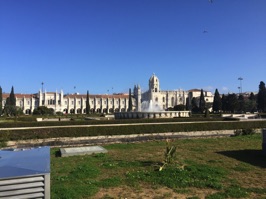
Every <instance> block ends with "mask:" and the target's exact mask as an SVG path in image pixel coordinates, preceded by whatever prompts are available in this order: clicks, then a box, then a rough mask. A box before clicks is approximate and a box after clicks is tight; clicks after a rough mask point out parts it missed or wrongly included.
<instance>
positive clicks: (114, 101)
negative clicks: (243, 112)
mask: <svg viewBox="0 0 266 199" xmlns="http://www.w3.org/2000/svg"><path fill="white" fill-rule="evenodd" d="M200 92H201V91H200V90H199V89H192V90H189V91H184V90H181V89H178V90H170V91H168V90H161V88H160V81H159V78H158V77H157V76H155V75H154V74H153V75H152V76H151V77H150V79H149V89H148V90H147V91H145V92H143V93H142V92H141V88H140V86H139V85H135V86H134V89H133V93H132V110H133V111H144V109H145V108H147V106H149V107H151V106H152V107H151V108H153V109H156V110H166V109H168V108H173V107H174V106H176V105H180V104H182V105H186V106H187V107H190V106H191V100H192V98H193V97H195V98H199V97H200ZM7 97H9V94H6V93H3V101H2V104H3V107H4V106H5V103H6V99H7ZM15 97H16V106H17V107H20V108H21V109H22V111H23V113H25V114H32V113H33V111H34V109H36V108H37V107H39V106H46V107H47V108H51V109H53V110H54V111H55V113H56V112H62V113H63V114H85V113H86V100H87V95H86V94H79V93H75V94H64V93H63V91H62V90H61V91H60V92H46V91H45V92H42V91H41V90H40V91H39V92H38V93H35V94H15ZM204 98H205V101H206V103H212V102H213V94H212V93H211V92H209V91H204ZM89 104H90V111H91V113H114V112H126V111H128V105H129V94H123V93H118V94H112V95H109V94H108V95H107V94H103V95H89Z"/></svg>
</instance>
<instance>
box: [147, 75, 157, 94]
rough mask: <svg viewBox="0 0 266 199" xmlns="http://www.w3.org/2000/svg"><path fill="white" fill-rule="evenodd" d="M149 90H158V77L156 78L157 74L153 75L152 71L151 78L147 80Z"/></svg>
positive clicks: (155, 91) (154, 91)
mask: <svg viewBox="0 0 266 199" xmlns="http://www.w3.org/2000/svg"><path fill="white" fill-rule="evenodd" d="M149 91H150V92H152V93H157V92H160V83H159V79H158V77H157V76H155V74H154V73H153V75H152V76H151V78H150V80H149Z"/></svg>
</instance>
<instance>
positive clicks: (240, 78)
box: [238, 77, 243, 93]
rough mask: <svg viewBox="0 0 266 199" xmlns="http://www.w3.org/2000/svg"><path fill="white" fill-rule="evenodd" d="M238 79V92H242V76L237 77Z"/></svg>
mask: <svg viewBox="0 0 266 199" xmlns="http://www.w3.org/2000/svg"><path fill="white" fill-rule="evenodd" d="M238 80H239V81H240V89H239V92H240V93H242V80H243V78H242V77H239V78H238Z"/></svg>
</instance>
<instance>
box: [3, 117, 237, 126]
mask: <svg viewBox="0 0 266 199" xmlns="http://www.w3.org/2000/svg"><path fill="white" fill-rule="evenodd" d="M223 120H226V118H210V119H207V118H155V119H120V120H85V119H82V120H81V119H78V120H75V119H73V120H71V121H42V122H37V121H27V122H26V121H14V122H0V128H13V127H37V126H68V125H94V124H127V123H158V122H192V121H193V122H194V121H223ZM234 120H235V119H234Z"/></svg>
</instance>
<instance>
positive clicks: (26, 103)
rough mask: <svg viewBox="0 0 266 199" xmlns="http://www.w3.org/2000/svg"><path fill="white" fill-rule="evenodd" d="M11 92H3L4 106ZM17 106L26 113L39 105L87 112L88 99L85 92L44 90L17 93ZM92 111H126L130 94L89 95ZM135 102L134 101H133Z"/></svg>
mask: <svg viewBox="0 0 266 199" xmlns="http://www.w3.org/2000/svg"><path fill="white" fill-rule="evenodd" d="M7 97H9V94H3V101H2V103H3V107H4V105H5V103H6V98H7ZM15 97H16V106H17V107H20V108H21V109H22V111H23V113H25V114H31V113H33V111H34V109H35V108H37V107H39V106H46V107H47V108H52V109H53V110H54V111H55V113H56V112H62V113H63V114H85V113H86V100H87V95H86V94H85V95H84V94H68V95H64V93H63V91H61V92H59V93H58V92H42V91H39V93H38V94H33V95H29V94H15ZM89 101H90V102H89V103H90V111H91V112H92V113H95V112H96V113H113V112H125V111H127V109H128V94H113V95H89ZM133 104H134V103H133Z"/></svg>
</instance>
